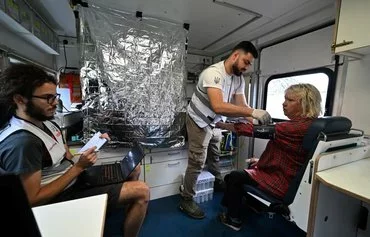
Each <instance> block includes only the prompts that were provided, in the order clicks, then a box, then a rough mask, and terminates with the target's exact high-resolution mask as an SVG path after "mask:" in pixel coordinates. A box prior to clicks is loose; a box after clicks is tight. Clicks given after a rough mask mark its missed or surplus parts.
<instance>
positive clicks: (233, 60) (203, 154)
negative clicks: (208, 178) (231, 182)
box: [179, 41, 271, 219]
mask: <svg viewBox="0 0 370 237" xmlns="http://www.w3.org/2000/svg"><path fill="white" fill-rule="evenodd" d="M257 57H258V52H257V50H256V48H255V47H254V45H253V44H252V43H251V42H249V41H242V42H240V43H239V44H238V45H237V46H235V47H234V49H233V50H232V52H231V55H230V56H229V57H228V58H227V59H226V60H225V61H221V62H219V63H216V64H213V65H211V66H209V67H208V68H206V69H205V70H204V71H203V72H202V73H201V74H200V77H199V82H198V84H197V87H196V90H195V92H194V94H193V96H192V98H191V101H190V103H189V105H188V108H187V115H186V129H187V134H188V143H189V151H188V167H187V169H186V173H185V177H184V189H183V191H182V193H181V196H182V199H181V202H180V206H179V207H180V210H182V211H183V212H185V213H186V214H188V215H189V216H191V217H193V218H197V219H202V218H204V217H205V214H204V212H203V210H202V209H201V208H200V207H199V206H198V205H197V203H195V202H194V201H193V196H194V195H195V184H196V182H197V179H198V176H199V174H200V173H201V171H202V170H203V168H204V165H205V162H206V160H207V167H208V170H209V171H210V172H211V173H212V174H213V175H214V176H215V178H216V180H215V187H214V188H215V191H221V190H223V188H224V182H223V180H222V177H221V173H220V170H219V166H218V161H219V147H220V142H221V138H222V134H221V129H218V128H215V124H216V123H217V122H219V121H221V120H225V117H246V118H250V119H252V118H254V119H257V120H258V121H259V122H260V123H262V124H266V123H268V122H269V121H270V119H271V117H270V115H269V113H268V112H266V111H265V110H260V109H253V108H251V107H250V106H249V105H248V104H247V102H246V98H245V94H244V90H245V81H244V78H243V75H242V73H243V72H245V71H246V70H247V69H248V67H249V66H250V65H251V64H252V62H253V60H254V59H255V58H257Z"/></svg>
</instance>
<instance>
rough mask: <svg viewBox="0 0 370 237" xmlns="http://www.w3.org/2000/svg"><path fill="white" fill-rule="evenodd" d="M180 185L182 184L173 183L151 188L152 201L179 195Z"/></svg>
mask: <svg viewBox="0 0 370 237" xmlns="http://www.w3.org/2000/svg"><path fill="white" fill-rule="evenodd" d="M180 185H181V183H173V184H167V185H162V186H157V187H154V188H150V200H154V199H158V198H163V197H168V196H172V195H176V194H179V193H180V191H179V187H180Z"/></svg>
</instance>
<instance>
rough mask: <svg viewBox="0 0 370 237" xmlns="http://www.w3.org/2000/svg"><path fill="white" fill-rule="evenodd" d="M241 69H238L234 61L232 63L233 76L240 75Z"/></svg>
mask: <svg viewBox="0 0 370 237" xmlns="http://www.w3.org/2000/svg"><path fill="white" fill-rule="evenodd" d="M242 73H243V72H242V71H240V70H239V68H238V67H237V66H236V64H235V63H234V64H233V74H234V75H235V76H241V75H242Z"/></svg>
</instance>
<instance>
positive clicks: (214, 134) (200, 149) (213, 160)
mask: <svg viewBox="0 0 370 237" xmlns="http://www.w3.org/2000/svg"><path fill="white" fill-rule="evenodd" d="M186 130H187V135H188V145H189V150H188V167H187V168H186V172H185V177H184V190H183V192H182V196H183V197H185V198H192V197H193V196H194V195H195V185H196V182H197V179H198V176H199V174H200V173H201V172H202V170H203V168H204V166H205V163H206V162H207V169H208V171H209V172H211V173H212V174H213V175H214V176H215V178H216V180H217V179H222V177H221V173H220V168H219V165H218V162H219V154H220V143H221V139H222V133H221V129H218V128H212V127H211V126H207V127H205V128H199V127H198V125H197V124H196V123H195V122H194V121H193V119H192V118H190V117H189V115H188V114H187V115H186ZM216 182H217V181H216Z"/></svg>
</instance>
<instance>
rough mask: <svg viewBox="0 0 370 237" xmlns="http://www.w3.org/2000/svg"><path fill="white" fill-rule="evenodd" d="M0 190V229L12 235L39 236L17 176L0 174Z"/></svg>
mask: <svg viewBox="0 0 370 237" xmlns="http://www.w3.org/2000/svg"><path fill="white" fill-rule="evenodd" d="M0 190H1V195H0V206H1V208H0V209H1V212H0V216H1V217H2V221H1V231H2V232H4V233H11V235H12V236H31V237H41V233H40V230H39V227H38V225H37V222H36V219H35V216H34V215H33V212H32V209H31V206H30V204H29V202H28V198H27V195H26V192H25V191H24V189H23V185H22V183H21V180H20V178H19V176H17V175H13V174H12V175H2V176H0ZM14 225H16V226H17V227H14Z"/></svg>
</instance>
